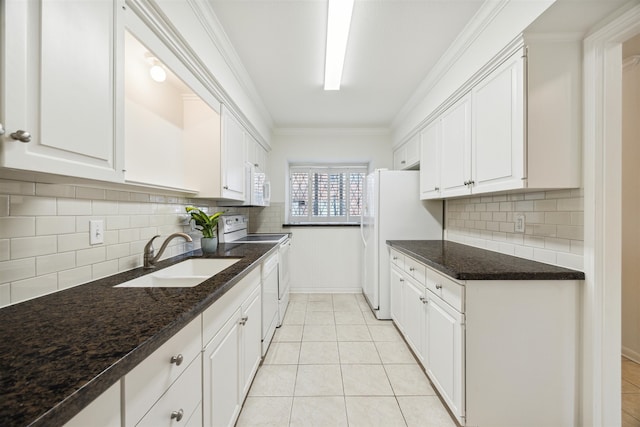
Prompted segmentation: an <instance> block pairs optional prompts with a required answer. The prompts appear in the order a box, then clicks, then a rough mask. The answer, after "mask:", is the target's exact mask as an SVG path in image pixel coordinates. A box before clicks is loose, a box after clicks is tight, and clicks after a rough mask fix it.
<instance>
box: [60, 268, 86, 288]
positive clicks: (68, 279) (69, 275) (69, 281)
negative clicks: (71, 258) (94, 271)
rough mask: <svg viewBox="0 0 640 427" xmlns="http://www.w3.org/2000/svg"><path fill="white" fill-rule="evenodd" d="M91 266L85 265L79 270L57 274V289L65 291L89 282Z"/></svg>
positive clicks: (73, 269)
mask: <svg viewBox="0 0 640 427" xmlns="http://www.w3.org/2000/svg"><path fill="white" fill-rule="evenodd" d="M91 278H92V276H91V266H90V265H87V266H84V267H79V268H72V269H71V270H65V271H60V272H58V289H60V290H62V289H67V288H71V287H73V286H76V285H79V284H81V283H85V282H88V281H90V280H91Z"/></svg>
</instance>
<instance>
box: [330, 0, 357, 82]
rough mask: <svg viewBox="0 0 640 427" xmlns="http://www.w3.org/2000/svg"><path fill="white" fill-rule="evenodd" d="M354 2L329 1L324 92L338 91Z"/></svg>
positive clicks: (352, 0) (346, 0)
mask: <svg viewBox="0 0 640 427" xmlns="http://www.w3.org/2000/svg"><path fill="white" fill-rule="evenodd" d="M353 2H354V0H329V14H328V15H329V16H328V19H327V50H326V52H325V55H326V56H325V63H324V90H340V80H342V67H343V66H344V55H345V53H346V51H347V42H348V40H349V27H350V26H351V14H352V12H353Z"/></svg>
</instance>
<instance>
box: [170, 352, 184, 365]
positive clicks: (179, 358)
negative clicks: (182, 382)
mask: <svg viewBox="0 0 640 427" xmlns="http://www.w3.org/2000/svg"><path fill="white" fill-rule="evenodd" d="M183 360H184V357H183V356H182V354H179V355H177V356H171V363H175V364H176V366H180V365H181V364H182V361H183Z"/></svg>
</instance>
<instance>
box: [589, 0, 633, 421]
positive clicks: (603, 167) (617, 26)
mask: <svg viewBox="0 0 640 427" xmlns="http://www.w3.org/2000/svg"><path fill="white" fill-rule="evenodd" d="M638 33H640V4H638V2H637V1H633V2H630V3H629V4H627V6H625V7H624V8H623V9H622V10H621V11H619V12H617V13H616V17H615V18H613V19H610V20H609V21H608V22H607V23H605V24H604V25H603V26H602V27H601V28H599V29H598V30H596V31H594V32H593V33H592V34H590V35H589V36H588V37H587V38H586V39H585V42H584V116H583V117H584V125H583V128H584V153H583V157H584V158H583V168H584V172H583V174H584V223H585V224H584V225H585V226H584V270H585V276H586V281H585V288H584V293H583V303H584V304H583V328H584V329H583V337H584V340H583V352H582V354H583V360H582V363H583V373H582V399H581V403H582V410H581V412H582V420H581V421H582V422H581V425H583V426H593V427H600V426H614V425H620V424H621V412H620V407H621V395H620V383H621V380H620V369H621V367H620V365H621V363H620V354H621V217H622V214H621V212H622V209H621V176H622V173H621V160H622V156H621V152H622V137H621V134H622V126H621V122H622V92H621V88H622V43H623V42H624V41H626V40H628V39H629V38H631V37H632V36H634V35H636V34H638Z"/></svg>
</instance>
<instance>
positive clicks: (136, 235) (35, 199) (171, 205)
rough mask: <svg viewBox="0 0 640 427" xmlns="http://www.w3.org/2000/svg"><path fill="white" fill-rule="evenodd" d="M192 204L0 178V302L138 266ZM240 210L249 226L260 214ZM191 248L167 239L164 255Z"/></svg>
mask: <svg viewBox="0 0 640 427" xmlns="http://www.w3.org/2000/svg"><path fill="white" fill-rule="evenodd" d="M187 202H189V203H187ZM194 203H197V204H199V205H200V204H202V205H203V206H202V207H203V208H205V209H206V210H208V211H209V212H216V211H217V210H218V209H219V208H216V207H214V206H210V205H209V204H208V203H205V202H203V201H202V200H187V199H184V198H180V197H176V196H170V195H164V194H158V195H155V194H148V193H139V192H135V193H134V192H128V191H118V190H109V189H103V188H93V187H81V186H75V185H61V184H49V183H35V182H20V181H11V180H0V306H4V305H8V304H10V303H12V301H17V300H22V299H26V298H32V297H35V296H39V295H43V294H45V293H49V292H52V291H54V290H56V289H64V288H66V287H69V286H75V285H78V284H80V283H84V282H87V281H89V280H92V279H95V278H99V277H104V276H107V275H110V274H115V273H117V272H120V271H125V270H129V269H131V268H135V267H138V266H140V265H141V264H142V248H143V247H144V245H145V244H146V242H147V241H148V240H149V239H150V238H151V237H153V236H154V235H156V234H161V235H163V237H164V238H166V237H167V235H169V234H171V233H173V232H176V231H189V230H190V226H188V225H187V224H186V223H185V221H184V216H185V211H184V207H185V206H186V205H187V204H194ZM274 206H275V207H274V208H265V209H264V211H265V212H267V213H270V214H272V215H266V216H265V222H264V224H266V225H267V228H272V229H271V230H267V231H281V229H282V222H283V214H284V204H283V203H280V204H279V205H274ZM462 207H464V206H462ZM246 213H247V214H249V215H250V216H252V218H253V219H254V222H253V223H252V227H253V228H255V227H257V224H258V223H259V221H258V220H257V219H256V218H259V217H260V216H259V215H258V214H256V212H255V210H253V211H252V210H246ZM92 219H100V220H103V221H104V222H105V236H104V237H105V240H104V243H103V244H101V245H97V246H95V245H94V246H91V245H90V244H89V221H90V220H92ZM474 225H475V222H474ZM254 231H255V230H254ZM159 244H160V243H159ZM196 247H199V242H196V243H195V244H185V243H183V242H179V241H174V242H173V243H172V245H171V246H170V247H168V248H167V251H166V252H165V254H164V257H170V256H173V255H177V254H181V253H183V252H185V251H189V250H192V249H193V248H196ZM40 278H42V280H40ZM15 283H17V285H16V289H17V292H18V293H17V294H15V295H17V297H15V295H13V294H12V286H13V284H15Z"/></svg>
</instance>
